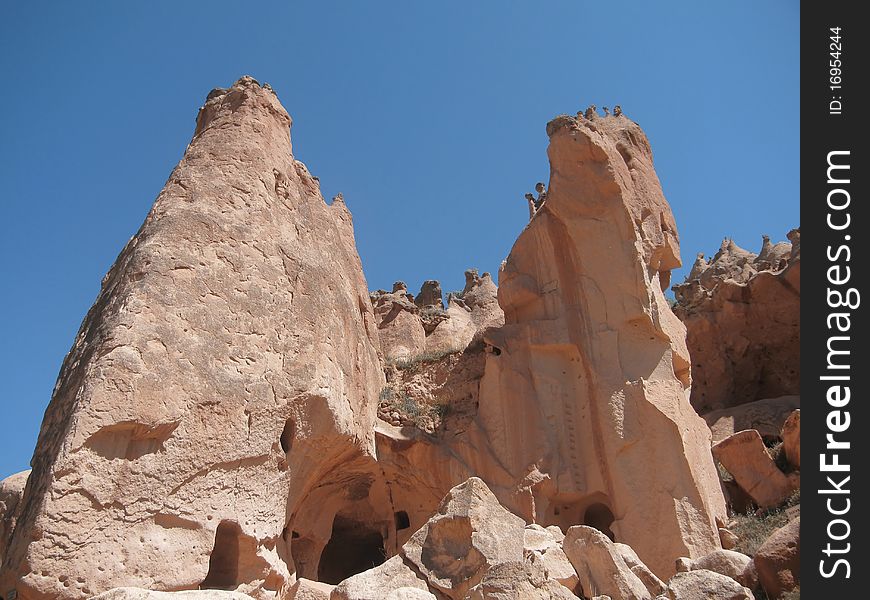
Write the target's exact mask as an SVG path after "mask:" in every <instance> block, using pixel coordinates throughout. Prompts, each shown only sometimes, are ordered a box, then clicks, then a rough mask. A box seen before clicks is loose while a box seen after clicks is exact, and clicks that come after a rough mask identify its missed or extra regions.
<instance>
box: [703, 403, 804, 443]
mask: <svg viewBox="0 0 870 600" xmlns="http://www.w3.org/2000/svg"><path fill="white" fill-rule="evenodd" d="M800 405H801V397H800V396H780V397H779V398H765V399H763V400H756V401H754V402H747V403H746V404H741V405H739V406H732V407H729V408H722V409H720V410H714V411H711V412H708V413H706V414H703V415H701V416H702V417H703V418H704V420H705V421H706V422H707V425H709V426H710V431H712V433H713V442H714V443H716V442H721V441H722V440H724V439H725V438H727V437H729V436H731V435H733V434H735V433H737V432H738V431H744V430H746V429H755V430H756V431H758V433H759V434H760V435H761V437H762V439H764V440H771V441H772V440H775V439H777V438H779V437H780V436H781V435H782V427H783V425H784V424H785V421H786V419H787V418H788V416H789V415H790V414H791V413H792V412H793V411H794V410H795V409H797V408H800Z"/></svg>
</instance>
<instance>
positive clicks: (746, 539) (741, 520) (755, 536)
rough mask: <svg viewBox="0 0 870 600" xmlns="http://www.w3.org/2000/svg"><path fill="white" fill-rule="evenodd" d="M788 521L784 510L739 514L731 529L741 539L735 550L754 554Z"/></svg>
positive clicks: (750, 554)
mask: <svg viewBox="0 0 870 600" xmlns="http://www.w3.org/2000/svg"><path fill="white" fill-rule="evenodd" d="M786 523H788V516H787V515H786V513H785V511H784V510H773V511H769V512H767V513H764V514H762V515H761V516H757V515H755V514H752V513H750V514H746V515H737V516H736V517H735V518H734V526H733V527H732V528H731V531H733V532H734V533H736V534H737V537H738V538H739V540H740V541H738V542H737V547H736V548H735V550H737V551H738V552H742V553H743V554H748V555H749V556H754V555H755V553H756V552H758V549H759V548H760V547H761V545H762V544H763V543H764V542H765V541H766V540H767V538H769V537H770V535H771V534H772V533H773V532H774V531H776V530H777V529H779V528H780V527H782V526H783V525H785V524H786Z"/></svg>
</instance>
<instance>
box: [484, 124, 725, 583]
mask: <svg viewBox="0 0 870 600" xmlns="http://www.w3.org/2000/svg"><path fill="white" fill-rule="evenodd" d="M547 131H548V134H549V136H550V146H549V150H548V155H549V158H550V165H551V177H550V183H549V186H548V188H547V189H548V195H547V202H546V203H545V204H544V206H543V207H542V209H541V211H540V212H539V213H538V214H537V215H536V216H535V218H534V219H533V220H532V221H531V222H530V223H529V225H527V226H526V228H525V230H524V231H523V232H522V234H521V235H520V237H519V239H518V240H517V242H516V243H515V244H514V247H513V249H512V250H511V253H510V255H509V256H508V259H507V261H506V262H505V264H504V266H503V268H502V270H501V272H500V273H499V289H498V299H499V304H500V305H501V307H502V309H503V310H504V313H505V325H504V326H503V327H501V328H497V329H493V330H489V331H487V332H486V333H485V341H486V342H487V344H489V345H490V346H492V347H493V348H494V349H495V350H496V351H494V352H491V353H489V354H488V356H487V365H486V372H485V375H484V378H483V381H482V382H481V389H480V406H479V409H478V410H479V413H478V419H477V420H478V423H479V425H480V428H481V429H482V430H483V432H484V433H485V435H486V437H487V439H488V441H489V443H490V444H491V447H492V452H493V454H494V455H495V456H497V457H498V459H499V463H500V464H501V465H504V468H505V469H506V470H508V471H509V472H510V473H511V475H512V477H514V478H516V483H515V484H514V485H515V486H516V488H515V490H514V492H513V493H514V495H515V498H514V499H513V500H512V501H510V500H509V501H508V502H510V504H508V505H509V506H510V505H513V506H517V509H516V510H518V511H519V512H518V514H521V515H523V516H525V518H526V519H527V520H534V521H536V522H539V523H542V524H544V525H551V524H557V525H560V526H561V527H562V528H563V529H567V528H568V527H569V526H571V525H575V524H578V523H579V524H588V525H594V526H596V527H598V528H599V529H601V530H603V531H608V530H609V531H610V532H611V533H612V534H613V536H614V537H615V539H616V540H617V541H619V542H624V543H627V544H629V545H630V546H632V547H633V548H634V550H635V551H636V552H637V553H638V555H639V556H640V558H641V559H643V560H644V561H645V562H646V563H647V564H648V565H649V566H650V567H651V568H652V570H653V571H654V572H655V573H656V574H658V575H659V576H661V577H668V576H670V575H671V574H672V573H673V571H674V561H675V560H676V558H677V557H679V556H681V555H685V554H690V555H692V556H700V555H703V554H707V553H708V552H710V551H712V550H714V549H716V548H718V547H719V540H718V535H717V530H716V527H715V523H714V519H715V517H716V516H724V512H725V509H724V502H723V499H722V495H721V492H720V490H719V485H718V478H717V474H716V471H715V467H714V466H713V463H712V460H711V458H710V451H709V444H710V433H709V430H708V428H707V426H706V425H705V424H704V422H703V421H702V420H701V419H700V418H698V416H697V415H696V414H695V412H694V410H692V407H691V406H690V405H689V403H688V401H687V399H686V395H687V394H686V391H687V390H686V388H687V387H688V386H689V384H690V376H689V361H688V352H687V351H686V347H685V345H684V336H685V330H684V328H683V326H682V324H681V323H680V322H679V320H678V319H677V318H676V317H675V316H674V315H673V313H672V312H671V311H670V309H669V307H668V304H667V302H666V300H665V298H664V295H663V293H662V290H663V289H664V288H666V286H667V284H668V281H669V277H670V270H671V269H673V268H675V267H677V266H679V264H680V262H679V242H678V240H677V234H676V227H675V225H674V221H673V216H672V214H671V210H670V207H669V206H668V204H667V202H666V201H665V199H664V196H663V195H662V191H661V187H660V185H659V181H658V178H657V177H656V174H655V171H654V169H653V166H652V153H651V150H650V147H649V143H648V142H647V140H646V137H645V135H644V134H643V132H642V131H641V129H640V127H638V126H637V125H636V124H635V123H633V122H631V121H630V120H628V119H624V118H620V119H606V120H599V121H595V122H592V123H590V122H588V121H585V120H581V121H578V120H577V119H574V118H571V117H558V118H557V119H555V120H554V121H552V122H551V123H550V124H549V125H548V127H547ZM651 462H653V463H657V464H662V465H665V464H666V465H667V467H666V468H660V469H655V470H652V469H649V464H650V463H651ZM503 500H504V498H503ZM523 502H525V504H524V507H525V508H524V509H522V508H520V505H521V504H522V503H523ZM652 532H656V533H655V534H653V533H652Z"/></svg>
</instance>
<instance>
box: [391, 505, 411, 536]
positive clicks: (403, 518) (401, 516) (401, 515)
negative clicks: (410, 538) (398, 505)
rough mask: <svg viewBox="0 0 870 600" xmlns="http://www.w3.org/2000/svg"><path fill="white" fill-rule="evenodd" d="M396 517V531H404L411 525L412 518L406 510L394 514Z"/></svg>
mask: <svg viewBox="0 0 870 600" xmlns="http://www.w3.org/2000/svg"><path fill="white" fill-rule="evenodd" d="M394 517H395V521H396V531H402V530H404V529H407V528H408V527H410V526H411V518H410V517H409V516H408V513H407V512H405V511H404V510H400V511H397V512H396V513H395V514H394Z"/></svg>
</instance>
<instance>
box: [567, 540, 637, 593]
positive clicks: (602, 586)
mask: <svg viewBox="0 0 870 600" xmlns="http://www.w3.org/2000/svg"><path fill="white" fill-rule="evenodd" d="M563 550H564V551H565V554H567V555H568V559H569V560H570V561H571V564H572V565H574V569H575V570H576V571H577V576H578V577H579V578H580V587H581V589H582V590H583V593H584V594H585V595H586V596H597V595H599V594H606V595H608V596H610V597H611V598H613V599H614V600H649V599H651V598H652V597H653V595H652V594H651V593H650V591H649V590H648V589H647V587H646V585H644V583H643V582H642V581H641V580H640V578H638V576H637V575H635V573H634V572H633V571H632V570H631V568H630V567H629V566H628V564H626V562H625V560H624V559H623V557H622V553H621V552H620V550H619V549H617V548H616V547H615V545H614V544H613V542H611V541H610V539H609V538H608V537H607V536H606V535H604V534H603V533H601V532H600V531H598V530H597V529H594V528H592V527H586V526H584V525H580V526H576V527H571V528H570V529H569V530H568V532H567V533H566V534H565V542H564V545H563Z"/></svg>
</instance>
